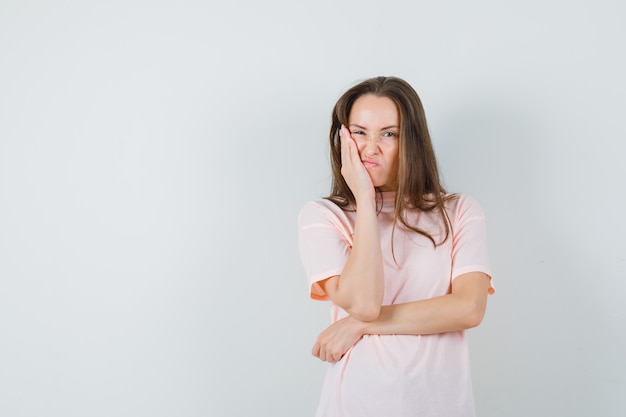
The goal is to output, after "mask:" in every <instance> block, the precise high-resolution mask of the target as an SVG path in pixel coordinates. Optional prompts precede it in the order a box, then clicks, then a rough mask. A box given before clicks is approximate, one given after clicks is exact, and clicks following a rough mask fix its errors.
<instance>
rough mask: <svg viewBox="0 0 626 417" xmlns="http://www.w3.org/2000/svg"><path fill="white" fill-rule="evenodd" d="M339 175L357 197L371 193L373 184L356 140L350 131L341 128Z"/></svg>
mask: <svg viewBox="0 0 626 417" xmlns="http://www.w3.org/2000/svg"><path fill="white" fill-rule="evenodd" d="M340 136H341V175H342V176H343V178H344V180H345V181H346V183H347V184H348V187H350V190H351V191H352V194H354V196H355V198H357V199H358V196H359V195H361V193H364V194H369V195H371V194H373V192H374V184H373V183H372V179H371V178H370V176H369V173H368V172H367V170H366V169H365V166H364V165H363V162H361V156H360V155H359V151H358V149H357V146H356V142H355V141H354V139H353V138H352V136H351V135H350V131H349V130H348V129H346V128H345V127H343V126H342V128H341V133H340Z"/></svg>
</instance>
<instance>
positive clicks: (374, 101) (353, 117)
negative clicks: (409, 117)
mask: <svg viewBox="0 0 626 417" xmlns="http://www.w3.org/2000/svg"><path fill="white" fill-rule="evenodd" d="M398 121H399V117H398V109H397V107H396V104H395V103H394V102H393V101H392V100H391V99H390V98H388V97H381V96H375V95H373V94H365V95H362V96H361V97H359V98H357V99H356V100H355V102H354V104H353V105H352V108H351V109H350V114H349V116H348V123H350V124H358V125H361V126H363V127H388V126H397V125H398Z"/></svg>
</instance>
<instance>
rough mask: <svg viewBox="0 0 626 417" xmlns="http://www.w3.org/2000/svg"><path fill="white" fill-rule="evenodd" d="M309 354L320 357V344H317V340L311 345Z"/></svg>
mask: <svg viewBox="0 0 626 417" xmlns="http://www.w3.org/2000/svg"><path fill="white" fill-rule="evenodd" d="M311 354H312V355H313V356H315V357H316V358H319V357H320V344H319V342H315V344H314V345H313V349H311Z"/></svg>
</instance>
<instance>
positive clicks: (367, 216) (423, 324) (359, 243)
mask: <svg viewBox="0 0 626 417" xmlns="http://www.w3.org/2000/svg"><path fill="white" fill-rule="evenodd" d="M398 134H399V115H398V110H397V108H396V106H395V104H394V103H393V101H391V100H390V99H389V98H387V97H378V96H375V95H372V94H366V95H364V96H361V97H359V98H358V99H357V100H356V101H355V102H354V104H353V106H352V109H351V111H350V115H349V118H348V127H347V128H346V127H344V126H342V129H341V155H342V156H341V157H342V168H341V174H342V175H343V177H344V179H345V180H346V183H347V184H348V186H349V187H350V190H351V191H352V193H353V194H354V196H355V200H356V205H357V210H356V219H355V226H354V236H353V246H352V251H351V253H350V256H349V257H348V261H347V262H346V265H345V267H344V269H343V271H342V273H341V275H337V276H333V277H330V278H328V279H326V280H324V281H321V282H320V286H321V287H322V289H323V290H324V291H325V292H326V294H327V295H328V297H329V298H330V299H331V300H332V301H333V302H334V303H335V304H336V305H338V306H339V307H341V308H343V309H344V310H345V311H346V312H347V313H348V314H349V316H348V317H346V318H344V319H341V320H338V321H337V322H335V323H333V324H332V325H330V326H329V327H328V328H326V329H325V330H324V331H323V332H322V333H320V335H319V336H318V338H317V341H316V342H315V345H314V346H313V350H312V353H313V355H314V356H316V357H318V358H319V359H321V360H322V361H327V362H336V361H338V360H339V359H341V357H342V356H343V354H344V353H345V352H346V351H347V350H348V349H349V348H350V347H352V346H353V345H354V344H355V343H356V342H357V341H358V340H359V339H360V338H361V337H363V336H364V335H367V334H377V335H385V334H407V335H426V334H436V333H443V332H451V331H458V330H464V329H469V328H472V327H475V326H477V325H478V324H480V322H481V321H482V318H483V316H484V313H485V309H486V305H487V294H488V289H489V277H488V276H487V275H485V274H483V273H480V272H470V273H467V274H463V275H461V276H458V277H456V278H455V279H454V280H453V282H452V288H451V292H450V294H447V295H444V296H441V297H435V298H431V299H427V300H420V301H414V302H410V303H404V304H393V305H388V306H382V300H383V290H384V273H383V263H382V262H383V260H382V259H383V258H382V252H381V247H380V236H379V234H378V222H377V214H376V199H375V195H376V194H375V187H378V188H379V189H380V190H381V191H393V190H397V171H398V152H399V143H398Z"/></svg>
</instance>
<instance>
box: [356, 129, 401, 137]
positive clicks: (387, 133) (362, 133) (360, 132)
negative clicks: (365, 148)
mask: <svg viewBox="0 0 626 417" xmlns="http://www.w3.org/2000/svg"><path fill="white" fill-rule="evenodd" d="M351 134H352V135H359V136H361V135H365V132H363V131H362V130H355V131H354V132H351ZM396 136H397V135H396V133H395V132H384V133H383V137H384V138H394V137H396Z"/></svg>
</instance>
